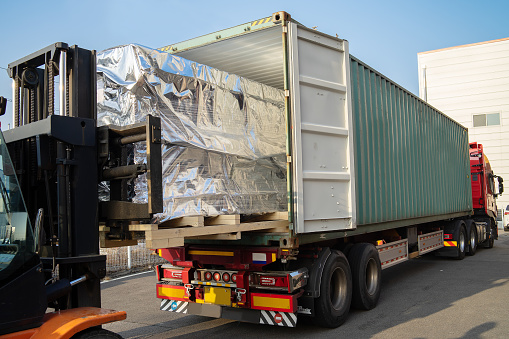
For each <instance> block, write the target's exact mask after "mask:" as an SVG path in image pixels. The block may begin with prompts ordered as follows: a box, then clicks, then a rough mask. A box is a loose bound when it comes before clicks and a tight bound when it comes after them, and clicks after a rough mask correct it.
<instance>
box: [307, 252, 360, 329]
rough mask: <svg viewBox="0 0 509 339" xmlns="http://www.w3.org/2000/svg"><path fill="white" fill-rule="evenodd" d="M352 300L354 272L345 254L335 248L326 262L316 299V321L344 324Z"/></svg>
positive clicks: (325, 323) (329, 324) (326, 324)
mask: <svg viewBox="0 0 509 339" xmlns="http://www.w3.org/2000/svg"><path fill="white" fill-rule="evenodd" d="M351 301H352V274H351V271H350V265H348V260H347V259H346V257H345V255H344V254H343V253H341V252H339V251H336V250H333V251H332V252H331V255H330V256H329V258H328V259H327V261H326V263H325V267H324V269H323V275H322V281H321V283H320V296H319V297H318V298H316V299H315V317H314V323H315V324H316V325H319V326H323V327H330V328H335V327H338V326H340V325H342V324H343V323H344V322H345V320H346V318H347V317H348V313H349V311H350V304H351Z"/></svg>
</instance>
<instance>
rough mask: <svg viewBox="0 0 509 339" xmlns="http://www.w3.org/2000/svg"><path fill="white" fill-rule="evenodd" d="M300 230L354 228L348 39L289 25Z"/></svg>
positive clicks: (294, 190) (296, 204) (296, 222)
mask: <svg viewBox="0 0 509 339" xmlns="http://www.w3.org/2000/svg"><path fill="white" fill-rule="evenodd" d="M288 40H289V41H288V48H289V49H288V54H289V77H290V101H291V120H292V121H291V124H292V159H291V162H292V175H293V180H292V193H293V208H294V230H295V232H296V233H309V232H326V231H338V230H349V229H353V228H355V195H354V173H355V171H354V168H353V145H352V141H353V138H352V137H351V135H350V133H351V131H352V127H351V121H352V116H351V114H352V113H351V111H352V110H351V103H350V97H351V95H350V62H349V60H350V59H349V52H348V42H347V41H345V40H341V39H337V38H334V37H331V36H329V35H326V34H323V33H320V32H318V31H315V30H312V29H308V28H305V27H302V26H298V25H297V24H294V23H289V25H288Z"/></svg>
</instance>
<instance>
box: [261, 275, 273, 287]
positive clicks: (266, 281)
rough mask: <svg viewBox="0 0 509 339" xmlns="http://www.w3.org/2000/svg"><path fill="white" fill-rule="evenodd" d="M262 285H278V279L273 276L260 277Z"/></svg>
mask: <svg viewBox="0 0 509 339" xmlns="http://www.w3.org/2000/svg"><path fill="white" fill-rule="evenodd" d="M260 285H265V286H275V285H276V279H275V278H271V277H261V278H260Z"/></svg>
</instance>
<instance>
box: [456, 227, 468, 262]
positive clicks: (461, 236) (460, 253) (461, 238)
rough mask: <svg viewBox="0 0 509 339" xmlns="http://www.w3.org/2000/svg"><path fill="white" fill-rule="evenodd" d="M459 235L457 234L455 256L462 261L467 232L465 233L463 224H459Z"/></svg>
mask: <svg viewBox="0 0 509 339" xmlns="http://www.w3.org/2000/svg"><path fill="white" fill-rule="evenodd" d="M459 228H460V229H459V234H458V244H457V249H458V255H457V256H456V259H458V260H463V259H464V258H465V252H466V244H467V232H466V231H465V227H464V223H463V222H462V223H460V224H459Z"/></svg>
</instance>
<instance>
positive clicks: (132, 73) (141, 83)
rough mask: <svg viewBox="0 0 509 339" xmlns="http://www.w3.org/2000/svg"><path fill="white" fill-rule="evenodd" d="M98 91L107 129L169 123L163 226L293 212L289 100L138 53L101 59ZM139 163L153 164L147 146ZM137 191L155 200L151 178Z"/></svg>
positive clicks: (117, 52) (128, 50)
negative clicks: (188, 219)
mask: <svg viewBox="0 0 509 339" xmlns="http://www.w3.org/2000/svg"><path fill="white" fill-rule="evenodd" d="M97 82H98V93H97V101H98V110H97V117H98V125H99V126H101V125H107V124H114V125H118V126H125V125H129V124H133V123H136V122H140V121H144V120H145V118H146V116H147V115H148V114H151V115H154V116H157V117H160V118H161V123H162V135H163V140H164V141H163V146H162V147H163V148H162V158H163V199H164V212H163V213H161V214H159V215H158V216H157V219H158V220H157V221H159V222H161V221H165V220H168V219H171V218H176V217H181V216H194V215H204V216H210V215H219V214H246V213H249V214H252V213H262V212H273V211H283V210H286V208H287V201H286V177H285V175H286V156H285V116H284V93H283V91H281V90H278V89H275V88H273V87H269V86H266V85H263V84H260V83H257V82H254V81H251V80H249V79H246V78H243V77H239V76H236V75H234V74H229V73H227V72H224V71H221V70H218V69H215V68H212V67H209V66H206V65H202V64H199V63H196V62H193V61H189V60H186V59H183V58H181V57H178V56H174V55H171V54H169V53H167V52H162V51H159V50H154V49H150V48H147V47H143V46H140V45H134V44H131V45H125V46H120V47H115V48H111V49H108V50H105V51H103V52H100V53H98V55H97ZM134 159H135V162H137V163H141V162H144V161H145V159H146V158H145V145H144V144H143V143H138V144H136V147H135V148H134ZM134 190H135V196H134V198H133V201H134V202H137V203H142V202H146V201H147V194H146V192H147V191H146V179H145V178H144V177H143V176H141V177H138V179H136V181H135V185H134Z"/></svg>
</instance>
